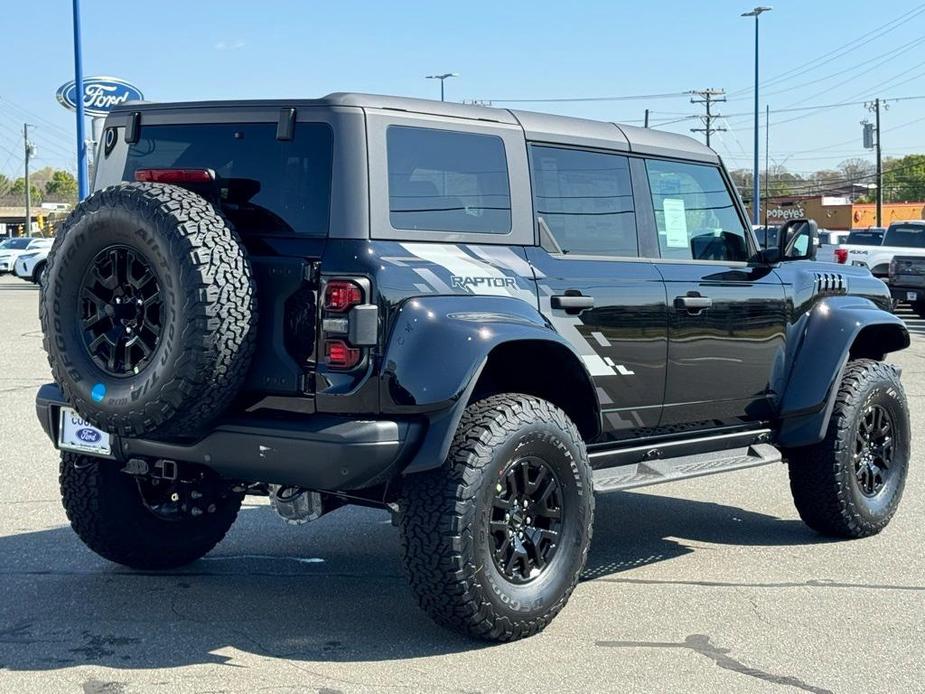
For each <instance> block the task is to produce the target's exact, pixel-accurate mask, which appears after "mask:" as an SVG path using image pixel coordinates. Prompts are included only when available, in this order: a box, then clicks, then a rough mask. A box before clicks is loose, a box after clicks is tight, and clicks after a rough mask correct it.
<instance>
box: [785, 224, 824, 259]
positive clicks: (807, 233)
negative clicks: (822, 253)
mask: <svg viewBox="0 0 925 694" xmlns="http://www.w3.org/2000/svg"><path fill="white" fill-rule="evenodd" d="M777 244H778V245H777V249H778V253H779V255H778V258H779V259H780V260H815V259H816V248H817V247H818V246H819V227H818V226H817V225H816V222H815V221H813V220H812V219H791V220H790V221H788V222H785V223H784V225H783V226H782V227H781V228H780V231H779V232H778V235H777Z"/></svg>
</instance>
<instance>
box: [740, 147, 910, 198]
mask: <svg viewBox="0 0 925 694" xmlns="http://www.w3.org/2000/svg"><path fill="white" fill-rule="evenodd" d="M729 175H730V176H731V177H732V180H733V182H734V183H735V184H736V186H737V187H738V189H739V192H740V193H741V195H742V198H743V200H745V202H750V201H751V194H752V171H751V169H733V170H731V171H730V172H729ZM760 184H761V195H762V197H764V196H765V190H767V196H768V197H771V198H785V197H794V196H798V195H807V196H818V195H846V194H847V195H849V196H850V197H852V198H853V199H855V200H856V201H857V202H873V201H874V200H875V198H876V196H877V188H876V184H877V172H876V167H875V166H874V164H873V162H870V161H868V160H867V159H860V158H852V159H845V160H844V161H843V162H841V163H840V164H839V165H838V166H837V167H835V168H834V169H821V170H819V171H814V172H813V173H811V174H808V175H802V176H801V175H800V174H796V173H793V172H791V171H788V170H787V168H786V167H785V166H782V165H775V166H770V167H768V169H767V170H765V171H762V172H761V180H760ZM847 191H850V192H847ZM923 200H925V154H909V155H907V156H905V157H886V158H884V160H883V201H884V202H920V201H923Z"/></svg>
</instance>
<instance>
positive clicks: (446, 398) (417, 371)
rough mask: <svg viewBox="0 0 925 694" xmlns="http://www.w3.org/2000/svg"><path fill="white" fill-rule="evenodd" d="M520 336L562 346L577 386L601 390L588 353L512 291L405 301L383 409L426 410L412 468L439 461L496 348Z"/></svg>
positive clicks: (593, 394)
mask: <svg viewBox="0 0 925 694" xmlns="http://www.w3.org/2000/svg"><path fill="white" fill-rule="evenodd" d="M516 341H531V342H534V343H535V342H536V341H545V342H548V343H555V344H557V345H561V347H562V348H564V349H565V350H567V351H568V353H569V354H571V355H572V358H574V359H575V360H576V362H577V363H578V365H579V366H580V368H581V373H583V374H584V377H585V383H580V384H576V387H578V388H583V389H585V390H586V392H587V394H588V397H590V398H593V399H594V400H593V402H594V406H595V408H596V409H595V411H596V413H597V417H598V426H599V418H600V403H599V402H598V399H597V390H596V389H595V387H594V382H593V381H592V379H591V376H590V374H588V371H587V369H586V368H585V366H584V363H583V362H582V360H581V357H580V356H579V355H578V353H577V352H576V351H575V349H574V348H573V347H572V345H571V344H570V343H569V342H568V341H567V340H566V339H565V338H564V337H562V336H561V335H559V334H558V333H557V332H556V331H555V330H554V329H553V327H552V325H551V324H550V323H549V321H547V320H546V319H545V318H544V317H543V316H542V314H540V312H539V311H538V310H537V308H536V307H535V306H532V305H530V304H528V303H527V302H525V301H523V300H521V299H517V298H514V297H509V296H486V295H479V296H473V295H460V296H428V297H418V298H413V299H408V300H406V301H405V302H403V303H402V305H401V307H400V308H399V309H398V311H397V315H396V317H395V319H394V322H393V326H392V329H391V333H390V335H389V338H388V341H387V346H386V349H385V353H384V356H383V360H382V370H381V376H380V387H379V400H380V411H381V412H382V413H383V414H391V415H419V416H423V417H425V418H426V419H427V421H428V426H427V431H426V433H425V435H424V437H423V440H422V442H421V445H420V446H419V448H418V450H417V453H416V454H415V456H414V458H413V460H412V461H411V462H410V464H409V465H408V466H407V467H406V468H405V473H412V472H420V471H423V470H429V469H433V468H436V467H439V466H440V465H442V464H443V461H444V460H445V459H446V456H447V453H448V452H449V448H450V445H451V443H452V441H453V436H454V434H455V432H456V428H457V426H458V424H459V420H460V419H461V418H462V414H463V410H464V409H465V407H466V404H467V403H468V401H469V398H470V397H471V395H472V393H473V391H474V389H475V386H476V384H477V383H478V380H479V376H480V375H481V373H482V371H483V369H484V368H485V365H486V364H487V362H488V360H489V358H490V355H491V352H492V350H494V349H495V348H496V347H498V346H499V345H502V344H508V343H511V342H516ZM542 376H543V375H541V374H538V377H542Z"/></svg>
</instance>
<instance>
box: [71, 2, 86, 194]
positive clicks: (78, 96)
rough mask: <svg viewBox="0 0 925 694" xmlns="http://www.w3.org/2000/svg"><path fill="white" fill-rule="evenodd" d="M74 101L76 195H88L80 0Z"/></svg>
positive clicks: (76, 21) (76, 19)
mask: <svg viewBox="0 0 925 694" xmlns="http://www.w3.org/2000/svg"><path fill="white" fill-rule="evenodd" d="M74 101H75V102H76V106H77V195H78V197H79V198H80V199H81V200H83V199H84V198H85V197H87V195H89V193H90V186H89V184H88V181H87V179H88V175H87V138H86V134H85V133H84V71H83V57H82V56H81V48H80V0H74Z"/></svg>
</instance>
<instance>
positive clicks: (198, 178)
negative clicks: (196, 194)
mask: <svg viewBox="0 0 925 694" xmlns="http://www.w3.org/2000/svg"><path fill="white" fill-rule="evenodd" d="M135 180H136V181H139V182H142V183H211V182H212V181H214V180H215V174H214V173H213V172H212V170H211V169H136V170H135Z"/></svg>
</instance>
